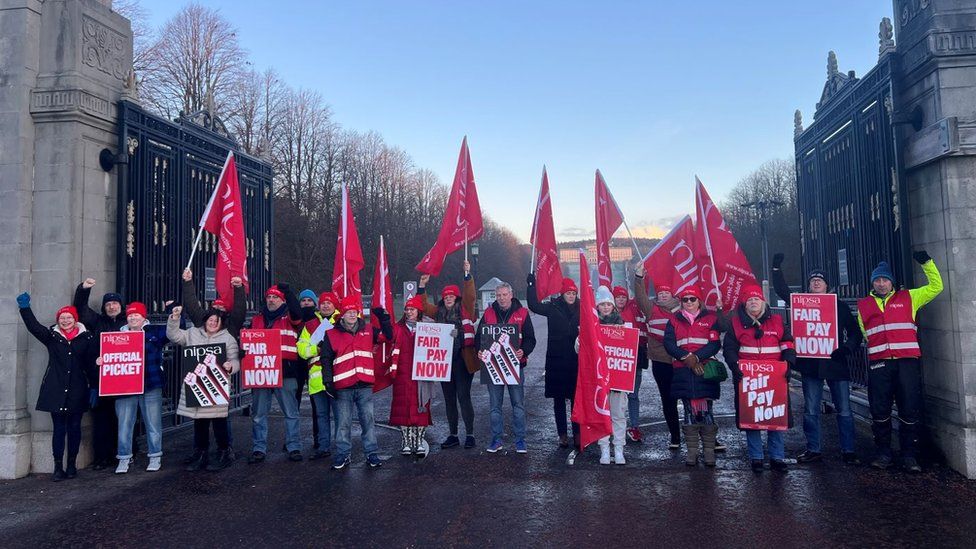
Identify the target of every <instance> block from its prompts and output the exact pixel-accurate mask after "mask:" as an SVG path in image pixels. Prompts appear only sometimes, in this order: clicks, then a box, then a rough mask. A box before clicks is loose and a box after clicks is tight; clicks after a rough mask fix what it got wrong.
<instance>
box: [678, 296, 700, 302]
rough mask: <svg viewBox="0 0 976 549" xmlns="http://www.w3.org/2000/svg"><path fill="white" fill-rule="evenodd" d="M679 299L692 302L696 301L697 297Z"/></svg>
mask: <svg viewBox="0 0 976 549" xmlns="http://www.w3.org/2000/svg"><path fill="white" fill-rule="evenodd" d="M681 301H682V302H684V303H694V302H696V301H698V298H697V297H682V298H681Z"/></svg>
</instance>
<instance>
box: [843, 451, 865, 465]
mask: <svg viewBox="0 0 976 549" xmlns="http://www.w3.org/2000/svg"><path fill="white" fill-rule="evenodd" d="M840 459H841V460H843V461H844V465H860V464H861V459H860V458H858V457H857V454H855V453H854V452H844V453H843V454H841V456H840Z"/></svg>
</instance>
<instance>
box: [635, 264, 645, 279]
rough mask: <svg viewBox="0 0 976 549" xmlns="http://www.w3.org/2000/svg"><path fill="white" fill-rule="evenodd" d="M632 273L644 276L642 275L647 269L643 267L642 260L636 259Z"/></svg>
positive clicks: (640, 276) (639, 276)
mask: <svg viewBox="0 0 976 549" xmlns="http://www.w3.org/2000/svg"><path fill="white" fill-rule="evenodd" d="M634 274H635V275H637V277H638V278H644V275H645V274H647V269H645V268H644V262H643V261H638V262H637V265H635V266H634Z"/></svg>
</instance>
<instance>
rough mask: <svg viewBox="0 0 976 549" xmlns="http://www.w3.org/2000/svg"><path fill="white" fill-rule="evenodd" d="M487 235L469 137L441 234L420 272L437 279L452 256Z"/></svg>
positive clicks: (459, 156) (462, 151)
mask: <svg viewBox="0 0 976 549" xmlns="http://www.w3.org/2000/svg"><path fill="white" fill-rule="evenodd" d="M484 232H485V227H484V224H483V222H482V220H481V204H480V203H479V202H478V189H477V188H476V187H475V185H474V170H473V169H472V168H471V154H470V153H469V152H468V138H467V137H465V138H464V140H463V141H462V142H461V154H459V155H458V163H457V169H456V170H455V172H454V184H453V185H451V196H450V197H449V198H448V200H447V208H446V209H445V210H444V222H443V224H442V225H441V232H440V233H439V234H438V235H437V241H436V242H434V245H433V247H431V249H430V251H429V252H427V255H425V256H424V258H423V259H421V260H420V263H419V264H418V265H417V270H418V271H420V272H421V273H425V274H429V275H431V276H437V275H438V274H440V272H441V267H443V266H444V259H445V258H446V257H447V255H448V254H450V253H452V252H456V251H457V250H460V249H461V248H462V247H464V246H465V245H466V244H467V243H468V242H471V241H474V240H478V239H479V238H481V235H482V233H484Z"/></svg>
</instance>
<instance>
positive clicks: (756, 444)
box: [746, 430, 786, 460]
mask: <svg viewBox="0 0 976 549" xmlns="http://www.w3.org/2000/svg"><path fill="white" fill-rule="evenodd" d="M765 433H766V443H767V444H768V445H769V459H775V460H782V459H785V458H786V444H785V441H784V437H783V431H765ZM762 434H763V431H754V430H747V431H746V445H747V446H748V447H749V459H762V458H763V441H762Z"/></svg>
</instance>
